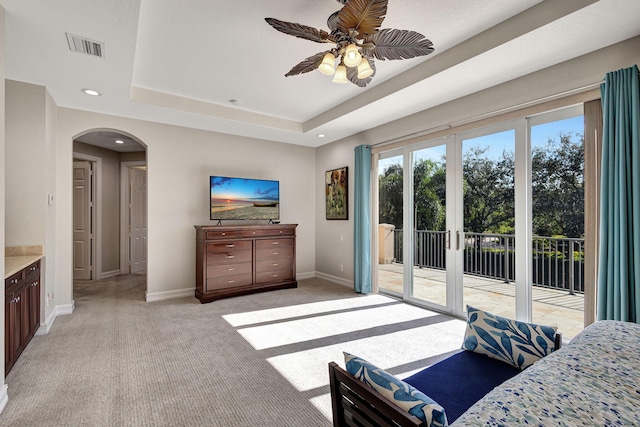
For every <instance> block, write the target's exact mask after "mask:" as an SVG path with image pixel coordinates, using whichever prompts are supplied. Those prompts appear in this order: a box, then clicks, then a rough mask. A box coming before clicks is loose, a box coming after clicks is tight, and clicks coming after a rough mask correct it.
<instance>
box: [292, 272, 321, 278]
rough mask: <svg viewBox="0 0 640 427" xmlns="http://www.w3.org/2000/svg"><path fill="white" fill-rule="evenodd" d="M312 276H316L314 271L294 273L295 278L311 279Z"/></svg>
mask: <svg viewBox="0 0 640 427" xmlns="http://www.w3.org/2000/svg"><path fill="white" fill-rule="evenodd" d="M314 277H316V273H315V272H313V271H310V272H308V273H299V274H296V280H305V279H313V278H314Z"/></svg>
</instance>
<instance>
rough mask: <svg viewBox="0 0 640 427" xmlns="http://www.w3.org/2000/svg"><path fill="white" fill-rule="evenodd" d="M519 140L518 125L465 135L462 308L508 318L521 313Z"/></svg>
mask: <svg viewBox="0 0 640 427" xmlns="http://www.w3.org/2000/svg"><path fill="white" fill-rule="evenodd" d="M515 138H516V132H515V130H514V129H510V130H506V131H503V132H497V133H491V134H486V135H482V134H480V135H479V136H473V135H470V134H467V135H461V140H462V217H463V229H464V234H463V236H464V237H463V239H462V240H463V242H461V243H460V244H462V245H463V246H464V253H463V261H462V268H463V272H462V273H463V274H462V282H463V307H462V309H463V310H466V305H467V304H469V305H471V306H474V307H478V308H481V309H483V310H487V311H490V312H492V313H495V314H497V315H500V316H504V317H508V318H515V314H516V304H515V293H516V286H515V274H514V273H515V269H514V265H515V210H514V176H515V175H514V160H515V159H514V155H515ZM458 238H459V237H458V236H457V235H456V240H457V239H458ZM452 239H453V237H452ZM452 244H454V243H452ZM455 244H459V243H458V242H455Z"/></svg>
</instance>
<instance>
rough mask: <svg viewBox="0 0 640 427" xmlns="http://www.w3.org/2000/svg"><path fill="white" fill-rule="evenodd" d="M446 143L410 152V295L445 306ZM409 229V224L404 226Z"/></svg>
mask: <svg viewBox="0 0 640 427" xmlns="http://www.w3.org/2000/svg"><path fill="white" fill-rule="evenodd" d="M446 148H447V146H446V145H445V144H442V145H436V146H432V147H428V148H423V149H420V150H415V151H413V152H412V156H411V157H412V163H413V165H412V166H413V186H412V187H413V194H412V196H413V206H412V207H413V212H412V214H413V215H412V219H413V224H412V227H411V229H412V232H413V245H412V249H413V251H412V254H413V269H412V279H413V280H412V284H413V286H412V287H411V291H410V296H411V297H412V298H415V299H418V300H421V301H425V302H427V303H429V304H432V305H438V306H443V307H446V306H447V248H448V244H449V238H450V233H448V232H447V228H446V226H447V206H446V193H447V157H446ZM407 228H409V227H407Z"/></svg>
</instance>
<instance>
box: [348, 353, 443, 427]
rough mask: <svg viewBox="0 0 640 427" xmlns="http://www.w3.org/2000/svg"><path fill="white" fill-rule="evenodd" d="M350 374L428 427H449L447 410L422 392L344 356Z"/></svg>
mask: <svg viewBox="0 0 640 427" xmlns="http://www.w3.org/2000/svg"><path fill="white" fill-rule="evenodd" d="M344 363H345V365H346V368H347V372H349V373H350V374H351V375H353V376H354V377H356V378H357V379H359V380H360V381H362V382H363V383H365V384H367V385H368V386H369V387H371V388H372V389H374V390H375V391H377V392H378V393H380V394H381V395H383V396H384V397H385V398H386V399H388V400H390V401H392V402H393V403H395V404H396V405H398V406H399V407H401V408H402V409H404V410H405V411H407V412H408V413H410V414H411V415H413V416H415V417H417V418H419V419H421V420H422V421H424V422H425V423H426V425H427V426H429V427H444V426H448V425H449V423H447V416H446V415H445V413H444V408H443V407H442V406H440V405H438V404H437V403H436V402H435V401H434V400H433V399H431V398H430V397H429V396H427V395H426V394H424V393H422V392H421V391H420V390H418V389H416V388H414V387H412V386H411V385H409V384H407V383H405V382H404V381H401V380H399V379H397V378H396V377H394V376H393V375H391V374H389V373H388V372H385V371H383V370H382V369H380V368H378V367H377V366H375V365H372V364H371V363H369V362H367V361H366V360H364V359H361V358H359V357H356V356H354V355H352V354H349V353H344Z"/></svg>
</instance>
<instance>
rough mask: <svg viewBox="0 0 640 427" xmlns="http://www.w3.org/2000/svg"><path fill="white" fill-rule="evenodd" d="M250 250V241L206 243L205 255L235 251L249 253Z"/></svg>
mask: <svg viewBox="0 0 640 427" xmlns="http://www.w3.org/2000/svg"><path fill="white" fill-rule="evenodd" d="M251 249H252V246H251V241H250V240H240V241H237V240H236V241H225V242H215V243H207V253H208V254H211V253H225V254H226V253H233V252H236V251H250V250H251Z"/></svg>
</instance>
